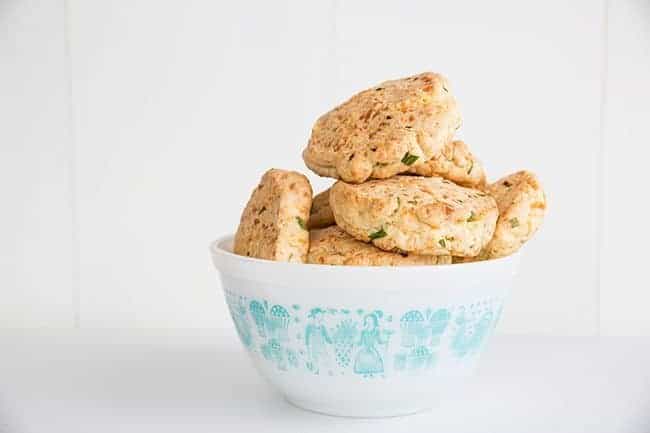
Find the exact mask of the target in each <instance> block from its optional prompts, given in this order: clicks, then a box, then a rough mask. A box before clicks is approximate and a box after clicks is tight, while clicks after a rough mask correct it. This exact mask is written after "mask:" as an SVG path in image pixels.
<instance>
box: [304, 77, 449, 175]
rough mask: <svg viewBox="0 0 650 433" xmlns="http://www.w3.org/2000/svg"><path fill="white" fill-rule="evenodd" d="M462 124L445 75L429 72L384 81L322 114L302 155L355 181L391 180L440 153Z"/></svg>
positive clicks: (324, 171) (315, 166) (320, 170)
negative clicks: (371, 179)
mask: <svg viewBox="0 0 650 433" xmlns="http://www.w3.org/2000/svg"><path fill="white" fill-rule="evenodd" d="M460 125H461V117H460V113H459V111H458V107H457V103H456V100H455V98H454V96H453V95H452V93H451V88H450V86H449V83H448V82H447V80H446V78H444V77H443V76H442V75H440V74H435V73H432V72H425V73H422V74H419V75H415V76H412V77H408V78H402V79H398V80H391V81H386V82H383V83H381V84H379V85H377V86H375V87H373V88H371V89H368V90H365V91H363V92H361V93H358V94H356V95H355V96H353V97H352V98H350V99H349V100H348V101H346V102H344V103H343V104H341V105H339V106H338V107H336V108H334V109H333V110H332V111H330V112H328V113H326V114H324V115H323V116H321V117H320V118H319V119H318V120H317V122H316V124H315V125H314V127H313V130H312V134H311V138H310V140H309V144H308V146H307V148H306V149H305V151H304V152H303V159H304V160H305V163H306V164H307V166H308V167H309V168H310V169H312V170H313V171H315V172H316V173H317V174H320V175H322V176H329V177H334V178H340V179H343V180H344V181H346V182H350V183H361V182H364V181H365V180H367V179H369V178H377V179H383V178H388V177H391V176H394V175H395V174H398V173H402V172H405V171H408V170H409V169H410V168H411V167H412V166H416V165H418V164H422V163H423V162H425V161H426V160H428V159H429V158H431V157H432V156H434V155H436V154H438V153H439V152H441V151H442V149H443V147H444V146H445V145H446V144H447V143H448V142H450V141H451V139H452V138H453V134H454V133H455V131H456V130H457V129H458V128H459V127H460Z"/></svg>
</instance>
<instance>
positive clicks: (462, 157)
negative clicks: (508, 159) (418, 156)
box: [409, 140, 485, 189]
mask: <svg viewBox="0 0 650 433" xmlns="http://www.w3.org/2000/svg"><path fill="white" fill-rule="evenodd" d="M409 173H415V174H419V175H420V176H440V177H444V178H445V179H448V180H451V181H452V182H454V183H457V184H458V185H462V186H466V187H469V188H479V189H482V188H484V187H485V170H484V168H483V164H481V162H480V161H479V160H478V159H477V158H476V157H475V156H474V155H473V154H472V152H471V151H470V150H469V147H467V144H465V142H464V141H461V140H454V141H451V142H449V143H447V144H446V145H445V146H444V148H443V149H442V152H440V153H439V154H437V155H434V156H433V157H432V158H431V159H429V160H428V161H426V162H424V163H423V164H420V165H417V166H415V167H412V168H411V169H410V170H409Z"/></svg>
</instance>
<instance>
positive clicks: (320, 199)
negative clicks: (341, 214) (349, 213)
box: [307, 188, 336, 230]
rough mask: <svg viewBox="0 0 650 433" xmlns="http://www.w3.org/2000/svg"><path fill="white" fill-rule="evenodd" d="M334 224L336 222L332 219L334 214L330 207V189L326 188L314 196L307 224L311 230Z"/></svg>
mask: <svg viewBox="0 0 650 433" xmlns="http://www.w3.org/2000/svg"><path fill="white" fill-rule="evenodd" d="M334 224H336V221H334V214H333V213H332V208H331V207H330V190H329V188H327V189H326V190H325V191H323V192H321V193H319V194H316V195H315V196H314V200H313V201H312V203H311V213H310V214H309V224H307V226H308V227H309V229H310V230H311V229H321V228H324V227H329V226H333V225H334Z"/></svg>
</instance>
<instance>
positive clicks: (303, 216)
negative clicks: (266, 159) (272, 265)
mask: <svg viewBox="0 0 650 433" xmlns="http://www.w3.org/2000/svg"><path fill="white" fill-rule="evenodd" d="M311 202H312V189H311V185H310V184H309V181H308V180H307V178H306V177H305V176H304V175H302V174H300V173H297V172H293V171H286V170H279V169H271V170H269V171H267V172H266V173H265V174H264V175H263V176H262V179H261V181H260V183H259V185H258V186H257V187H256V188H255V189H254V190H253V193H252V194H251V197H250V199H249V201H248V204H247V205H246V208H245V209H244V212H243V213H242V216H241V219H240V223H239V227H238V228H237V233H236V234H235V242H234V252H235V254H239V255H243V256H249V257H256V258H260V259H267V260H276V261H285V262H299V263H304V262H305V259H306V256H307V251H308V249H309V232H308V231H307V228H306V224H307V220H308V219H309V210H310V208H311Z"/></svg>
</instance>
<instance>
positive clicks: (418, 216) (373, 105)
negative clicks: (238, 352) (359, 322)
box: [234, 72, 546, 266]
mask: <svg viewBox="0 0 650 433" xmlns="http://www.w3.org/2000/svg"><path fill="white" fill-rule="evenodd" d="M461 123H462V120H461V116H460V112H459V109H458V104H457V103H456V99H455V98H454V96H453V94H452V92H451V87H450V85H449V83H448V81H447V80H446V78H444V77H443V76H442V75H440V74H435V73H431V72H425V73H422V74H419V75H415V76H412V77H407V78H402V79H398V80H391V81H386V82H384V83H381V84H379V85H378V86H375V87H373V88H370V89H368V90H364V91H363V92H361V93H358V94H356V95H354V96H353V97H352V98H350V99H349V100H348V101H346V102H344V103H343V104H341V105H339V106H338V107H336V108H334V109H333V110H331V111H329V112H328V113H326V114H324V115H323V116H321V117H320V118H319V119H318V120H317V121H316V124H315V125H314V127H313V130H312V133H311V137H310V139H309V143H308V145H307V148H306V149H305V150H304V152H303V159H304V161H305V164H306V165H307V167H309V168H310V169H311V170H312V171H314V172H315V173H316V174H318V175H320V176H326V177H331V178H335V179H338V180H337V182H336V183H334V185H333V186H332V187H331V188H329V189H327V190H325V191H323V192H321V193H320V194H318V195H316V196H315V197H312V188H311V185H310V183H309V180H308V179H307V178H306V177H305V176H304V175H302V174H300V173H296V172H292V171H285V170H278V169H271V170H269V171H268V172H266V173H265V174H264V176H263V177H262V179H261V181H260V183H259V185H258V186H257V187H256V188H255V190H254V191H253V193H252V195H251V198H250V200H249V202H248V204H247V206H246V208H245V209H244V212H243V214H242V217H241V221H240V224H239V228H238V229H237V233H236V235H235V241H234V252H235V253H236V254H240V255H245V256H249V257H256V258H261V259H268V260H276V261H285V262H298V263H313V264H329V265H357V266H404V265H436V264H449V263H458V262H468V261H476V260H487V259H493V258H498V257H504V256H507V255H510V254H512V253H514V252H515V251H517V250H518V249H519V248H520V247H521V245H523V244H524V243H525V242H526V241H528V240H529V239H530V238H531V237H532V236H533V234H534V233H535V232H536V231H537V229H538V228H539V226H540V225H541V222H542V220H543V218H544V212H545V209H546V199H545V195H544V191H543V190H542V187H541V186H540V184H539V182H538V180H537V178H536V176H535V175H534V174H532V173H530V172H528V171H519V172H517V173H514V174H511V175H508V176H505V177H504V178H502V179H500V180H498V181H496V182H494V183H492V184H488V183H487V182H486V175H485V170H484V168H483V166H482V164H481V163H480V161H479V160H478V159H477V158H476V157H475V156H474V154H473V153H472V152H471V151H470V149H469V147H468V146H467V144H466V143H464V142H463V141H461V140H457V139H455V133H456V131H457V130H458V129H459V128H460V126H461Z"/></svg>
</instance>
